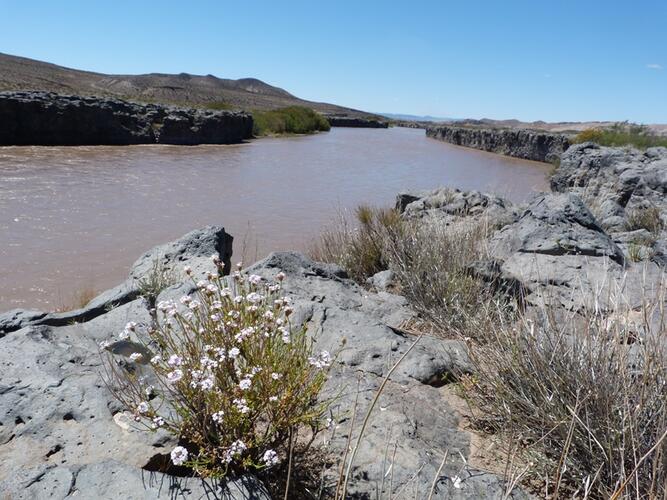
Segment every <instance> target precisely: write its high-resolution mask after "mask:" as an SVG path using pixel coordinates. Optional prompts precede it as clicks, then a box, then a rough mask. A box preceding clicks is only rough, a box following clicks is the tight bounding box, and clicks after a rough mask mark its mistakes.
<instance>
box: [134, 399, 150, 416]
mask: <svg viewBox="0 0 667 500" xmlns="http://www.w3.org/2000/svg"><path fill="white" fill-rule="evenodd" d="M149 410H150V406H149V405H148V403H147V402H146V401H142V402H141V403H139V404H138V405H137V412H138V413H141V414H142V415H143V414H144V413H148V411H149Z"/></svg>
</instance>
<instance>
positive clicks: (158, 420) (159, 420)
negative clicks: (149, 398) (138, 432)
mask: <svg viewBox="0 0 667 500" xmlns="http://www.w3.org/2000/svg"><path fill="white" fill-rule="evenodd" d="M163 425H164V418H162V417H155V418H153V423H152V424H151V427H152V428H153V429H157V428H158V427H162V426H163Z"/></svg>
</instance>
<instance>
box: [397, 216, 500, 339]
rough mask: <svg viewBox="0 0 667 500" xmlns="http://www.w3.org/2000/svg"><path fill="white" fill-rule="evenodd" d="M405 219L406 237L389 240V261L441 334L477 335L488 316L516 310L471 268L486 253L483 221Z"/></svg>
mask: <svg viewBox="0 0 667 500" xmlns="http://www.w3.org/2000/svg"><path fill="white" fill-rule="evenodd" d="M406 225H408V227H407V228H406V229H405V230H404V231H403V233H402V237H401V238H397V239H395V240H394V241H393V242H392V243H391V244H390V245H388V257H387V260H388V261H389V267H390V268H391V269H392V270H393V271H394V272H395V273H396V277H397V279H398V282H399V283H400V288H401V293H402V294H403V295H404V296H405V297H406V298H407V299H408V300H409V301H410V302H411V304H412V305H413V307H415V308H416V309H417V311H418V312H419V313H420V314H421V315H422V316H423V317H424V318H425V319H427V320H429V321H430V322H432V323H433V324H434V325H435V326H436V327H437V330H438V331H439V332H440V334H441V335H445V336H448V337H451V336H452V335H459V336H463V337H476V336H477V331H478V330H479V329H481V328H485V326H486V324H487V323H488V322H489V321H492V322H495V321H496V320H497V317H498V315H499V314H501V315H506V314H508V313H509V312H511V311H512V310H513V309H512V308H510V307H508V305H509V301H507V300H502V302H503V304H502V306H499V304H498V303H497V300H499V297H497V296H496V294H494V292H493V290H492V288H491V287H490V286H489V284H488V283H484V282H483V281H482V280H481V279H480V278H479V277H477V276H476V275H475V274H473V273H472V272H471V271H470V265H471V264H472V263H473V262H475V261H478V260H481V259H483V258H485V257H486V256H487V251H486V246H485V241H486V236H487V235H488V227H487V225H486V223H485V222H484V221H478V220H469V219H462V220H460V221H458V222H455V223H451V224H445V223H444V222H443V221H440V220H429V219H425V220H421V221H419V222H417V221H411V222H409V223H406Z"/></svg>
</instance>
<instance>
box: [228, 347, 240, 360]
mask: <svg viewBox="0 0 667 500" xmlns="http://www.w3.org/2000/svg"><path fill="white" fill-rule="evenodd" d="M239 354H241V350H240V349H239V348H238V347H232V348H231V349H230V350H229V353H228V355H229V357H230V358H231V359H236V358H237V357H238V356H239Z"/></svg>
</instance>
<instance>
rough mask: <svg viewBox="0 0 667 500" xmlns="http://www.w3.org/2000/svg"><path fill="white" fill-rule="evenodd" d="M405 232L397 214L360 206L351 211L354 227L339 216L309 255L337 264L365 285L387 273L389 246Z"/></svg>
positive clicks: (341, 215)
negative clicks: (367, 280) (368, 281)
mask: <svg viewBox="0 0 667 500" xmlns="http://www.w3.org/2000/svg"><path fill="white" fill-rule="evenodd" d="M406 229H407V226H406V224H405V223H404V222H403V220H402V219H401V216H400V214H399V213H398V211H396V210H394V209H386V208H375V207H370V206H368V205H360V206H358V207H357V208H356V210H355V211H354V225H353V223H352V222H351V221H349V220H348V217H346V215H345V214H340V215H339V217H338V220H337V221H336V223H335V224H334V225H333V226H332V227H330V228H328V229H326V230H324V231H323V232H322V234H321V235H320V238H319V240H318V241H317V242H316V243H315V244H314V245H313V246H312V248H311V249H310V255H311V257H313V259H315V260H317V261H320V262H332V263H335V264H338V265H339V266H341V267H342V268H343V269H345V270H346V271H347V272H348V274H349V275H350V277H351V278H352V279H354V280H355V281H357V282H358V283H361V284H364V283H365V282H366V279H367V278H369V277H371V276H373V275H374V274H375V273H378V272H380V271H384V270H386V269H388V267H389V262H388V246H389V245H390V244H391V242H393V241H395V240H397V239H399V238H401V237H402V235H403V234H404V232H405V231H406Z"/></svg>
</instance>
